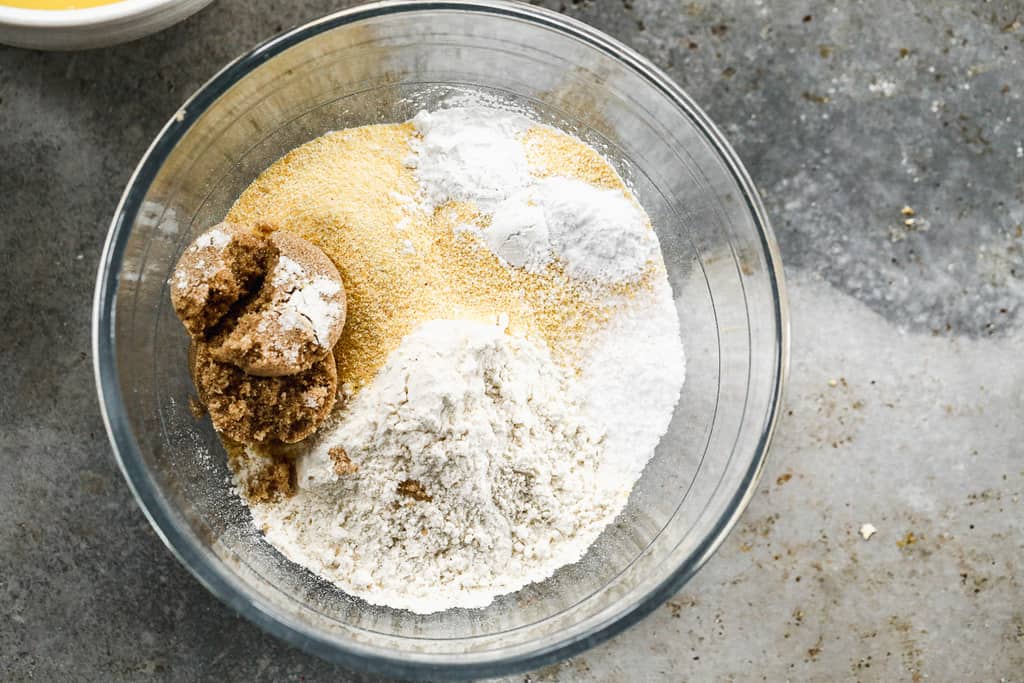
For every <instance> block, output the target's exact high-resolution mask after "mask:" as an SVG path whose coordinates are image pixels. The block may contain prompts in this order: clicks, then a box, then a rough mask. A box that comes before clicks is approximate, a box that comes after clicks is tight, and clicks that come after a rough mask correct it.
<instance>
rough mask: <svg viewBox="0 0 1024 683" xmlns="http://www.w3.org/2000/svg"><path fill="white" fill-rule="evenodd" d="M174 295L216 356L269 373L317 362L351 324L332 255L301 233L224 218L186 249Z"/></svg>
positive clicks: (190, 326) (185, 319)
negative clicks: (317, 246) (345, 327)
mask: <svg viewBox="0 0 1024 683" xmlns="http://www.w3.org/2000/svg"><path fill="white" fill-rule="evenodd" d="M172 280H173V286H172V289H171V302H172V304H173V306H174V310H175V312H176V313H177V314H178V317H179V318H180V319H181V321H182V324H184V326H185V329H186V330H188V332H189V334H190V335H191V336H192V338H193V340H194V341H196V342H198V343H202V344H204V346H205V347H206V348H207V350H208V351H209V352H210V355H211V356H212V357H213V358H215V359H217V360H219V361H222V362H224V363H231V364H233V365H236V366H238V367H239V368H241V369H242V370H243V371H245V372H247V373H249V374H251V375H258V376H263V377H280V376H284V375H291V374H295V373H297V372H301V371H303V370H307V369H308V368H310V367H311V366H312V365H313V363H315V362H317V361H318V360H320V359H321V358H323V357H324V356H326V355H327V354H328V353H330V351H331V349H332V348H334V345H335V344H336V343H337V341H338V338H339V337H340V336H341V331H342V329H343V328H344V326H345V290H344V288H343V287H342V284H341V277H340V276H339V275H338V271H337V269H336V268H335V267H334V264H333V263H331V260H330V259H329V258H328V257H327V256H326V255H325V254H324V253H323V252H322V251H320V250H319V249H317V248H316V247H315V246H313V245H312V244H310V243H309V242H307V241H306V240H303V239H302V238H301V237H298V236H297V235H294V234H291V233H288V232H280V231H278V232H275V231H274V230H273V228H272V227H270V226H269V225H268V224H266V223H263V224H256V225H254V226H252V227H249V226H248V225H242V224H238V223H221V224H219V225H215V226H214V227H213V228H211V229H209V230H207V231H206V232H205V233H203V234H202V235H200V236H199V237H198V238H196V240H195V241H194V242H193V243H192V244H191V245H190V246H189V247H188V249H186V250H185V253H184V254H183V255H182V257H181V260H180V261H179V262H178V266H177V267H176V268H175V273H174V277H173V278H172Z"/></svg>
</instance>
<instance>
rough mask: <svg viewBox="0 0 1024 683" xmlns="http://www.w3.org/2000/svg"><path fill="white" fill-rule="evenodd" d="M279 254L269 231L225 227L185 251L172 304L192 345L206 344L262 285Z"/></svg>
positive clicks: (211, 231) (208, 233)
mask: <svg viewBox="0 0 1024 683" xmlns="http://www.w3.org/2000/svg"><path fill="white" fill-rule="evenodd" d="M276 259H277V249H276V247H274V245H273V244H272V243H270V242H269V241H268V240H267V238H266V233H265V231H264V230H262V229H259V230H250V229H249V228H248V227H245V226H242V225H235V224H232V223H226V222H225V223H220V224H218V225H215V226H213V227H212V228H210V229H209V230H207V231H206V232H205V233H203V234H202V235H200V236H199V237H198V238H196V240H195V241H193V242H192V244H191V245H190V246H189V247H188V248H187V249H186V250H185V252H184V253H183V254H182V255H181V259H180V260H179V261H178V264H177V266H175V269H174V275H173V277H172V278H171V282H172V287H171V304H172V305H173V306H174V311H175V313H177V314H178V317H179V318H180V319H181V322H182V324H183V325H184V326H185V329H186V330H188V333H189V334H190V335H191V336H192V338H193V339H204V338H205V337H206V335H207V334H208V333H209V331H210V330H211V329H212V328H214V327H215V326H216V325H218V324H219V323H220V322H221V320H222V319H223V318H224V316H225V315H227V313H228V311H230V310H231V308H232V307H233V306H235V304H237V303H238V302H239V301H241V300H243V299H245V298H246V297H249V296H251V295H252V294H253V293H254V292H255V291H256V290H257V289H258V288H259V286H260V285H261V284H262V282H263V276H264V274H265V273H266V272H267V268H268V267H269V265H270V264H271V263H273V262H274V261H275V260H276Z"/></svg>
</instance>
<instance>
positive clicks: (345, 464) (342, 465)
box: [327, 446, 359, 477]
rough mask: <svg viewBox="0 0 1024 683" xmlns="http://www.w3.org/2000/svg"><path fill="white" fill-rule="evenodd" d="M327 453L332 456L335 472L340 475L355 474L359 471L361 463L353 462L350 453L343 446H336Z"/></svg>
mask: <svg viewBox="0 0 1024 683" xmlns="http://www.w3.org/2000/svg"><path fill="white" fill-rule="evenodd" d="M327 455H329V456H331V460H333V461H334V473H335V474H337V475H338V476H339V477H344V476H345V475H346V474H354V473H356V472H358V471H359V465H357V464H355V463H354V462H352V460H351V459H350V458H349V457H348V453H347V452H346V451H345V449H344V448H342V447H341V446H335V447H334V448H331V449H330V450H328V451H327Z"/></svg>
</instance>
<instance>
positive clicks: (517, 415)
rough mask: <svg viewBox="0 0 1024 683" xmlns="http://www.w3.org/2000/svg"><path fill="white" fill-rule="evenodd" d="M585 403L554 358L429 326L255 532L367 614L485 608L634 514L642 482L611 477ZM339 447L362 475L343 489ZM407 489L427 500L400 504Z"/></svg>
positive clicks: (261, 515) (523, 344)
mask: <svg viewBox="0 0 1024 683" xmlns="http://www.w3.org/2000/svg"><path fill="white" fill-rule="evenodd" d="M580 401H581V397H580V396H579V394H578V384H577V383H575V382H573V381H571V379H570V376H569V373H568V372H567V371H566V370H564V369H562V368H561V367H560V366H558V365H556V364H555V363H554V362H553V361H552V359H551V357H550V354H549V352H548V351H547V349H546V348H544V347H542V346H537V345H535V344H533V343H531V342H529V341H526V340H524V339H521V338H517V337H512V336H509V335H507V334H505V332H504V331H503V330H502V329H501V328H500V327H497V326H494V325H488V324H484V323H478V322H470V321H450V320H435V321H430V322H427V323H424V324H422V325H421V326H419V327H418V328H417V329H416V330H414V331H413V332H412V333H411V334H410V335H409V336H407V337H406V338H405V339H404V340H403V341H402V344H401V346H400V347H399V348H398V349H397V350H396V351H394V352H393V353H392V354H391V356H390V357H389V358H388V361H387V363H386V364H385V366H384V367H383V368H382V370H381V371H380V373H379V374H378V375H377V377H376V378H375V380H374V381H373V382H372V383H371V384H370V385H369V386H367V387H366V388H365V389H363V391H362V392H361V393H360V394H359V395H358V396H357V397H356V398H355V399H354V400H353V402H352V403H351V404H350V405H349V406H347V407H346V409H345V410H344V412H343V413H342V414H341V416H340V419H339V422H338V423H336V425H335V426H334V427H333V428H332V429H329V430H327V431H326V432H325V433H324V434H323V435H322V437H321V438H320V439H319V441H318V444H317V445H316V447H315V448H314V449H313V450H312V451H310V452H309V453H307V454H306V455H304V456H302V457H301V458H300V460H299V463H298V475H297V484H298V487H299V491H298V493H297V494H296V495H294V496H292V497H291V498H287V499H284V500H281V501H279V502H277V503H273V504H264V505H254V506H253V507H252V512H253V518H254V521H255V522H256V525H257V526H258V527H260V528H262V529H264V533H265V535H266V538H267V540H268V541H270V542H271V543H272V544H273V545H274V546H276V547H277V548H278V549H279V550H280V551H281V552H283V553H284V554H285V555H286V556H287V557H288V558H290V559H291V560H293V561H295V562H298V563H299V564H302V565H304V566H306V567H308V568H309V569H311V570H312V571H314V572H316V573H317V574H319V575H321V576H323V577H325V578H327V579H328V580H330V581H333V582H334V583H336V584H337V585H338V586H340V587H341V588H342V589H343V590H345V591H346V592H348V593H351V594H352V595H356V596H359V597H361V598H363V599H365V600H366V601H368V602H371V603H374V604H381V605H388V606H391V607H396V608H404V609H408V610H411V611H414V612H420V613H430V612H435V611H439V610H443V609H448V608H452V607H467V608H469V607H482V606H485V605H487V604H489V603H490V602H491V600H492V599H493V598H494V597H495V596H497V595H500V594H504V593H509V592H512V591H515V590H517V589H519V588H521V587H523V586H525V585H526V584H528V583H531V582H535V581H540V580H543V579H545V578H547V577H548V576H550V575H551V574H552V573H553V572H554V571H555V569H557V568H558V567H561V566H563V565H566V564H569V563H572V562H575V561H577V560H579V559H580V558H581V557H582V556H583V554H584V553H585V552H586V550H587V548H588V547H589V546H590V544H591V543H592V542H593V541H594V539H595V538H596V537H597V536H598V534H599V533H600V532H601V530H602V529H603V528H604V527H605V526H606V525H607V524H608V523H609V522H610V521H611V520H612V519H613V518H614V516H615V515H616V514H617V513H618V512H619V510H621V509H622V507H623V506H624V505H625V502H626V499H627V497H628V495H629V490H630V488H631V486H632V483H633V482H632V480H630V481H622V480H615V479H609V478H607V477H605V476H604V472H603V471H602V469H601V465H602V462H603V459H604V449H603V443H602V434H601V433H600V432H599V431H597V430H595V428H594V427H593V426H592V425H591V424H590V423H589V422H588V421H587V420H586V419H585V418H584V417H582V415H583V411H582V408H581V403H580ZM337 447H341V448H344V450H345V452H346V453H347V455H348V457H349V459H350V460H351V461H352V462H353V463H355V464H356V465H358V467H359V469H358V471H356V472H355V473H353V474H345V475H341V476H338V475H337V474H335V472H334V469H333V463H332V460H331V457H330V455H329V453H328V451H329V450H330V449H332V448H337ZM643 462H646V460H642V462H640V463H639V468H641V469H642V467H643ZM637 472H639V470H637ZM408 480H415V481H416V482H418V484H419V486H420V488H421V489H422V490H423V491H424V492H425V493H426V495H428V496H430V500H416V499H414V498H412V497H409V496H406V495H403V494H401V493H399V485H400V484H402V483H403V482H406V481H408Z"/></svg>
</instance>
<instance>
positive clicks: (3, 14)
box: [0, 0, 212, 50]
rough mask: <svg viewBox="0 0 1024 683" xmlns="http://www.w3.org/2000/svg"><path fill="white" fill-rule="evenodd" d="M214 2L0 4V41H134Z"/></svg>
mask: <svg viewBox="0 0 1024 683" xmlns="http://www.w3.org/2000/svg"><path fill="white" fill-rule="evenodd" d="M211 1H212V0H121V1H120V2H115V3H112V4H110V5H100V6H99V7H89V8H85V9H72V10H44V9H21V8H18V7H7V6H5V5H0V43H3V44H6V45H14V46H15V47H28V48H33V49H36V50H84V49H87V48H92V47H105V46H107V45H114V44H116V43H123V42H126V41H129V40H135V39H136V38H141V37H142V36H145V35H149V34H150V33H156V32H157V31H159V30H161V29H165V28H167V27H168V26H170V25H171V24H176V23H178V22H179V21H181V20H183V19H185V18H186V17H189V16H191V15H192V14H195V13H196V12H198V11H199V10H201V9H202V8H203V7H206V6H207V5H208V4H210V2H211Z"/></svg>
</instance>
